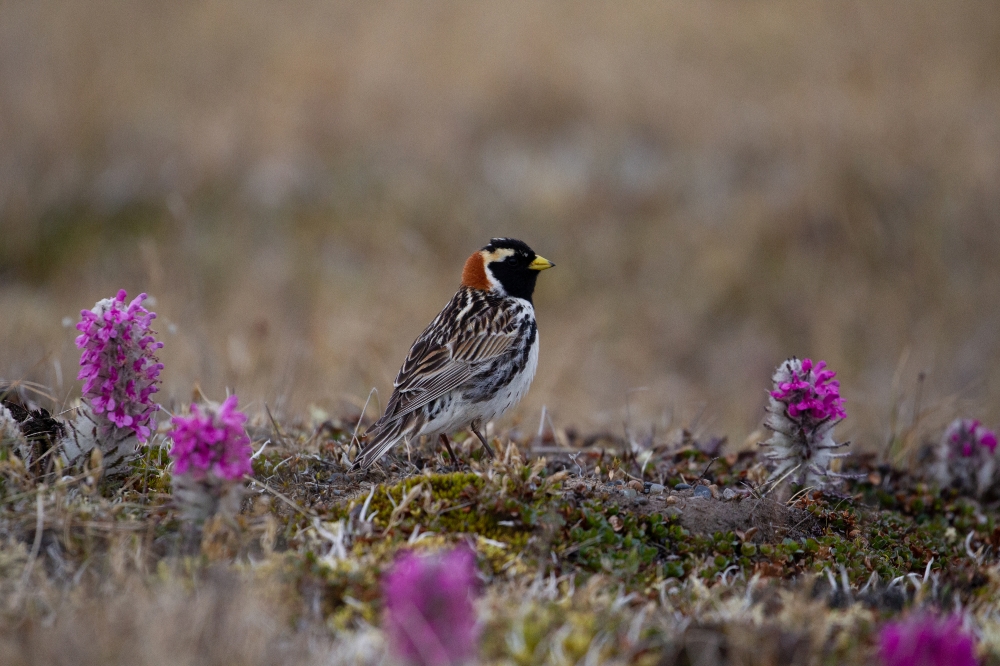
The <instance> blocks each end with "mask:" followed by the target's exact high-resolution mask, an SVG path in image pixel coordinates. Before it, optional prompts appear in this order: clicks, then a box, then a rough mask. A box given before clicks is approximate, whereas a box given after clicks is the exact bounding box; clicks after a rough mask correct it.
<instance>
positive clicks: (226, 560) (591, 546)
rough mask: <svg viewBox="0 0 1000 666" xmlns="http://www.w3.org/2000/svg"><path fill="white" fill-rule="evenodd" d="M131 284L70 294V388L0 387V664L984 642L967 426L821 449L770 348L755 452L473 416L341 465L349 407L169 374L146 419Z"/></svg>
mask: <svg viewBox="0 0 1000 666" xmlns="http://www.w3.org/2000/svg"><path fill="white" fill-rule="evenodd" d="M144 298H145V295H142V296H140V297H139V298H137V299H135V300H133V301H132V303H131V305H129V306H128V307H127V309H125V303H126V301H127V295H126V294H125V292H120V293H119V294H118V296H117V297H116V299H114V300H107V301H101V302H99V303H98V305H97V306H96V307H95V308H94V309H92V310H85V311H83V314H82V323H81V324H80V326H79V327H78V328H79V329H80V330H81V331H83V334H82V335H81V336H80V338H79V339H78V340H77V344H78V346H79V347H80V348H81V350H82V356H81V371H80V380H81V381H83V382H85V385H84V390H83V392H82V398H81V399H80V400H78V401H77V402H76V403H75V404H74V405H72V406H71V408H69V409H65V410H61V411H59V412H58V413H56V414H55V415H53V414H52V413H51V411H50V410H49V409H47V408H45V407H42V406H41V405H42V403H46V402H50V401H51V397H49V396H47V395H46V392H45V390H44V389H43V388H42V387H39V386H33V385H30V384H25V383H21V382H13V383H8V384H6V385H5V386H4V387H3V392H2V395H0V400H2V402H3V409H2V410H0V422H2V426H3V429H2V431H0V432H2V433H3V435H2V436H3V439H2V441H0V536H2V542H0V544H2V545H0V587H2V588H3V590H4V600H5V601H4V607H3V609H2V617H0V645H2V649H3V650H4V654H5V657H7V659H6V661H7V662H8V663H25V664H27V663H45V662H55V663H63V662H65V663H108V662H125V661H128V662H136V663H166V662H170V663H177V662H182V663H216V662H218V663H233V662H234V661H239V662H241V663H278V662H286V661H287V660H289V659H294V660H297V661H300V662H303V663H311V662H316V663H330V662H333V663H404V664H435V665H437V664H442V665H443V664H459V663H496V664H533V663H556V664H563V663H565V664H576V663H595V664H596V663H642V664H646V663H648V664H674V663H676V664H688V663H699V664H702V663H704V664H714V663H718V664H723V663H726V664H729V663H734V664H737V663H738V664H744V663H754V664H778V663H794V664H797V663H803V664H806V663H848V664H850V663H857V664H862V663H872V662H875V661H881V662H882V663H885V664H902V663H912V659H913V658H914V655H918V656H920V658H924V659H927V660H928V661H926V662H921V663H930V664H972V663H994V662H1000V607H998V602H997V600H998V594H1000V567H998V565H997V563H996V558H995V554H994V553H995V551H996V549H997V548H1000V522H998V511H997V509H998V504H997V501H996V499H995V498H992V497H991V496H990V495H988V492H987V491H988V490H989V489H990V488H992V487H993V480H992V478H991V477H989V475H991V474H993V473H994V466H992V465H987V464H985V462H986V461H992V456H993V455H994V453H995V451H996V436H995V434H994V433H993V432H992V431H991V430H989V429H988V428H986V427H985V426H983V425H982V424H981V423H979V422H977V421H972V420H962V419H959V420H956V422H955V423H953V424H952V425H951V426H949V427H948V428H947V429H946V430H945V431H944V433H943V434H942V439H941V443H940V444H931V443H927V445H926V447H925V448H926V449H927V453H926V455H927V456H928V457H931V456H936V460H937V464H936V466H934V467H928V469H927V471H926V472H924V473H922V474H916V473H910V472H908V471H907V470H905V469H898V468H894V467H893V466H892V465H890V464H888V463H887V462H885V461H880V460H878V459H877V458H876V457H875V456H874V455H860V456H855V457H853V458H851V457H846V456H844V455H843V453H838V454H833V455H831V454H830V453H829V451H830V450H831V449H838V450H842V449H844V448H845V447H846V446H847V443H846V442H845V443H838V442H836V441H835V440H834V439H833V428H834V426H835V425H836V423H838V422H839V421H841V420H843V419H845V418H846V417H847V413H846V411H845V409H844V401H843V398H842V397H841V395H840V384H839V382H837V381H836V380H835V379H834V376H835V374H834V373H833V372H832V371H831V370H830V369H828V368H826V367H825V363H823V362H818V363H814V362H813V361H812V360H811V359H802V360H799V359H789V360H787V361H784V362H782V363H781V364H779V366H778V369H777V370H776V372H775V375H774V379H773V382H774V383H773V387H772V389H771V391H770V405H769V407H768V417H767V419H766V421H765V425H766V426H767V428H769V429H770V430H771V432H772V437H771V438H770V439H767V440H763V441H761V442H759V444H761V446H760V447H753V448H748V449H743V450H738V451H733V452H728V451H727V447H726V446H725V442H724V441H723V440H720V439H719V438H702V437H697V436H694V435H693V434H692V433H690V432H688V431H686V430H681V431H679V432H676V433H671V434H670V435H669V436H668V437H667V438H666V439H665V440H660V441H653V440H650V441H646V442H642V441H637V440H634V439H631V438H629V437H627V436H626V437H614V436H607V435H605V436H603V437H595V438H581V437H580V436H579V435H577V434H576V433H570V432H565V431H554V430H552V429H546V428H545V427H542V428H540V429H539V431H538V433H537V434H535V435H534V436H524V435H523V434H518V433H516V432H513V431H511V432H502V433H494V434H493V443H494V444H495V445H496V448H497V451H498V456H497V458H496V459H495V460H489V459H484V457H483V453H482V450H481V449H480V448H479V447H478V446H477V445H476V444H475V440H474V439H472V438H470V437H468V436H465V437H464V438H463V436H462V435H461V434H460V435H459V436H456V437H455V447H456V450H457V451H458V454H459V458H460V460H459V461H455V460H453V459H452V458H450V457H445V456H444V455H443V454H442V451H440V450H438V448H437V447H436V446H435V443H434V442H419V441H413V442H409V443H407V444H406V445H405V446H404V447H398V448H397V450H396V451H395V452H394V453H393V454H391V455H389V456H388V457H386V458H385V459H383V460H382V461H381V462H380V463H379V464H377V465H376V467H375V469H374V470H373V471H371V472H369V473H367V474H365V473H355V472H351V471H350V468H351V460H352V459H353V457H354V456H355V455H357V451H358V448H359V441H358V439H357V433H358V431H359V428H360V427H361V426H362V425H363V424H364V421H365V418H366V417H365V414H364V412H363V411H362V413H360V414H357V415H345V417H344V418H334V417H330V416H329V415H327V414H315V415H314V416H313V417H312V418H310V419H296V418H294V417H290V418H286V419H282V420H280V421H279V419H277V418H275V417H274V415H273V414H272V413H271V411H270V409H269V408H265V410H264V413H262V414H255V415H253V416H252V417H248V416H247V414H245V413H243V412H242V411H240V410H239V407H238V397H237V396H235V395H232V396H229V397H227V398H225V400H223V401H221V402H213V401H211V400H209V399H208V398H207V397H205V396H204V395H201V394H200V392H196V393H195V395H194V396H193V401H192V403H191V404H190V405H186V406H184V407H183V409H182V410H180V411H181V412H183V413H174V415H173V416H171V417H170V418H169V420H167V419H164V420H162V421H159V422H158V421H156V419H155V416H154V415H155V414H156V413H157V412H159V411H160V410H161V409H162V408H161V406H160V405H158V404H155V403H154V402H153V401H152V400H151V396H152V395H153V394H155V392H156V385H157V383H158V376H159V372H160V370H162V369H163V367H162V364H160V363H158V362H156V358H155V356H153V355H152V354H153V352H155V351H156V350H158V349H159V348H161V347H162V344H161V343H159V342H158V341H157V338H156V334H155V332H154V331H152V329H151V328H150V326H149V322H150V321H151V320H152V318H153V317H155V313H151V312H148V311H146V310H145V309H142V307H141V303H142V300H143V299H144ZM134 315H138V319H137V317H136V316H134ZM137 321H138V323H137ZM137 326H138V328H136V327H137ZM94 339H97V340H98V342H97V343H94V342H92V341H93V340H94ZM95 345H96V346H95ZM136 373H138V374H136ZM137 376H138V377H139V378H140V379H141V380H142V384H141V386H142V389H141V390H139V389H137V388H136V386H137V382H136V377H137ZM95 387H99V389H98V388H95ZM112 396H113V397H112ZM49 406H50V407H52V405H49ZM135 413H138V414H142V415H143V416H142V418H141V419H135V418H133V419H131V420H130V419H129V416H128V415H129V414H135ZM185 414H186V415H185ZM81 419H87V420H88V422H90V423H92V424H93V425H92V427H91V433H90V438H89V440H88V442H89V444H90V446H89V448H88V449H86V450H83V451H81V447H80V445H79V442H80V441H81V438H80V436H79V430H80V428H79V427H78V426H77V425H74V424H76V423H79V422H80V421H81ZM543 426H544V424H543ZM126 428H127V429H128V432H126V433H125V434H124V435H123V433H122V430H123V429H126ZM133 435H141V437H132V436H133ZM466 435H467V434H466ZM129 437H132V441H133V442H134V443H133V444H132V445H131V446H130V447H123V446H122V442H123V441H125V440H127V439H128V438H129ZM105 451H110V452H111V453H113V454H114V456H115V457H113V458H106V457H105V453H104V452H105ZM107 460H112V461H113V464H111V465H107V464H106V461H107ZM970 464H976V465H978V466H979V468H980V469H981V470H982V469H984V470H986V472H981V473H980V474H979V475H978V476H977V477H976V479H977V483H976V484H973V485H970V484H969V473H968V467H969V465H970ZM942 470H943V471H942ZM948 470H953V473H952V476H948V474H947V472H948ZM41 636H46V638H45V640H44V641H43V640H42V639H41ZM146 648H148V649H146Z"/></svg>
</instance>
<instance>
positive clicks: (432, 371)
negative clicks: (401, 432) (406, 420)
mask: <svg viewBox="0 0 1000 666" xmlns="http://www.w3.org/2000/svg"><path fill="white" fill-rule="evenodd" d="M441 319H442V317H440V316H439V317H438V319H436V320H435V321H434V323H432V324H431V325H430V326H429V327H428V328H427V330H425V331H424V333H423V334H422V335H421V336H420V337H419V338H417V341H416V342H415V343H413V346H412V347H411V348H410V353H409V354H408V355H407V357H406V361H404V362H403V367H402V368H400V370H399V374H398V375H397V376H396V381H395V390H394V391H393V393H392V396H391V397H390V398H389V403H388V405H387V406H386V410H385V414H384V415H383V416H382V418H381V419H379V422H382V421H386V420H395V419H399V418H402V417H403V416H405V415H406V414H409V413H410V412H413V411H415V410H417V409H420V408H421V407H423V406H424V405H427V404H428V403H430V402H432V401H433V400H435V399H437V398H439V397H441V396H442V395H445V394H446V393H448V392H449V391H452V390H454V389H456V388H458V387H459V386H461V384H462V383H463V382H464V381H466V380H467V379H469V378H470V377H472V376H473V375H474V374H475V373H476V370H477V368H478V367H479V366H481V365H482V364H483V363H488V362H490V361H491V360H493V359H494V358H495V357H497V356H500V355H501V354H503V353H504V352H505V351H507V350H508V349H509V348H510V346H511V344H513V342H514V341H515V340H516V338H517V329H516V325H515V322H514V319H513V317H512V316H510V313H508V312H506V311H501V312H500V313H497V312H496V311H492V310H490V309H488V308H484V309H483V310H480V311H479V312H477V313H476V314H475V315H473V316H471V317H469V318H466V319H464V320H459V321H457V322H455V326H454V327H450V330H442V329H441V328H440V326H439V325H438V322H439V320H441ZM377 425H378V424H375V425H373V426H372V427H373V428H375V427H376V426H377Z"/></svg>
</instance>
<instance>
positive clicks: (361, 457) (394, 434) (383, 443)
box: [351, 419, 410, 471]
mask: <svg viewBox="0 0 1000 666" xmlns="http://www.w3.org/2000/svg"><path fill="white" fill-rule="evenodd" d="M409 425H410V424H409V423H407V419H394V420H392V421H388V422H385V423H382V422H376V423H374V424H372V427H371V428H369V429H368V431H367V432H366V433H365V435H367V436H369V439H368V443H367V444H365V446H364V448H363V449H361V453H359V454H358V457H357V458H355V459H354V464H353V465H352V466H351V470H352V471H354V470H358V469H360V470H367V469H368V468H369V467H371V466H372V465H374V464H375V463H376V462H377V461H378V460H379V459H380V458H381V457H382V456H384V455H385V454H386V453H387V452H388V451H389V449H391V448H392V447H393V446H395V445H396V444H397V443H398V442H399V440H401V439H403V437H405V436H406V435H407V434H408V433H409V431H410V428H408V427H407V426H409Z"/></svg>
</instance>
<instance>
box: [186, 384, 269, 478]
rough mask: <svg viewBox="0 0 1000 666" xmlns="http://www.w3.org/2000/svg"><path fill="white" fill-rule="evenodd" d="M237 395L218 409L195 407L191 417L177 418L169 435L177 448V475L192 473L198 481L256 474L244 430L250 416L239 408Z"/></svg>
mask: <svg viewBox="0 0 1000 666" xmlns="http://www.w3.org/2000/svg"><path fill="white" fill-rule="evenodd" d="M237 406H238V399H237V397H236V396H235V395H231V396H229V397H228V398H226V400H225V402H223V403H222V405H220V406H219V407H218V408H213V407H205V408H204V409H202V408H200V407H199V406H198V405H191V415H190V416H175V417H173V418H172V419H171V420H170V423H171V424H172V425H173V429H172V430H171V431H170V432H169V433H168V436H169V437H170V438H171V439H173V441H174V445H173V447H172V448H171V449H170V457H171V458H173V459H174V473H175V474H177V475H183V474H190V475H191V476H193V477H194V478H195V479H202V478H205V476H207V475H211V476H214V477H216V478H219V479H226V480H234V479H239V478H241V477H243V476H244V475H246V474H253V468H252V467H251V464H250V456H251V454H252V453H253V449H252V447H251V446H250V438H249V437H248V436H247V434H246V431H245V430H244V429H243V424H244V423H245V422H246V420H247V417H246V414H244V413H243V412H241V411H239V410H238V409H237Z"/></svg>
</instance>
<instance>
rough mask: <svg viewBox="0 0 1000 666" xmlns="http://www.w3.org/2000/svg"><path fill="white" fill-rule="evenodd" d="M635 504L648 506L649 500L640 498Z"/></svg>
mask: <svg viewBox="0 0 1000 666" xmlns="http://www.w3.org/2000/svg"><path fill="white" fill-rule="evenodd" d="M635 503H636V504H649V500H648V499H646V498H645V497H640V498H639V499H637V500H636V501H635Z"/></svg>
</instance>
